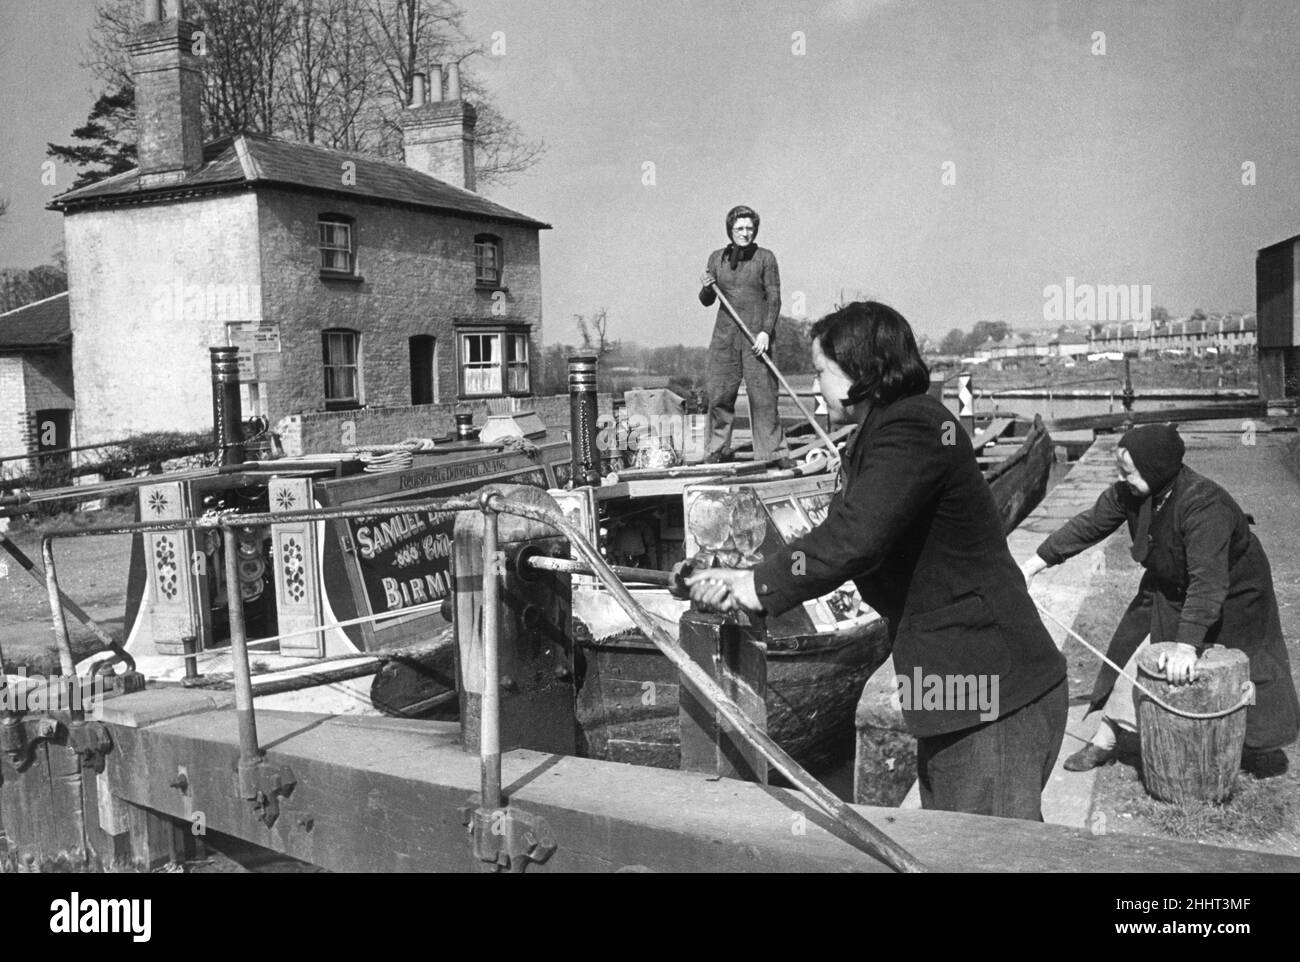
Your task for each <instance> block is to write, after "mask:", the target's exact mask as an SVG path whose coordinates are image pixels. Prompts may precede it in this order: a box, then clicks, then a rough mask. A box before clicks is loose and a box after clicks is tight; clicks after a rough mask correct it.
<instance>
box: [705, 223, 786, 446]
mask: <svg viewBox="0 0 1300 962" xmlns="http://www.w3.org/2000/svg"><path fill="white" fill-rule="evenodd" d="M758 222H759V219H758V212H757V211H755V210H754V209H753V208H751V207H744V206H741V207H733V208H731V210H729V211H728V212H727V239H728V240H729V241H730V243H729V244H727V246H726V247H723V248H720V249H718V250H716V251H714V252H713V253H712V254H710V255H709V262H708V265H707V266H706V267H705V269H704V274H703V275H702V276H701V277H700V303H701V304H703V305H704V306H705V307H712V306H713V303H714V302H715V301H716V300H717V299H718V295H717V294H716V293H715V292H714V290H713V285H714V284H717V286H718V290H720V291H722V294H723V296H724V297H726V299H727V303H729V304H730V305H731V306H732V307H733V308H735V311H736V313H737V314H739V315H740V319H741V320H742V321H744V322H745V326H746V327H748V328H749V331H750V333H751V334H753V335H754V346H753V347H751V346H750V344H749V342H748V341H747V340H746V339H745V335H744V334H742V333H741V332H740V329H739V328H737V327H736V324H735V322H734V321H732V319H731V318H730V317H728V316H727V312H726V308H724V307H722V305H720V304H719V305H718V316H717V318H716V319H715V320H714V322H713V337H712V338H711V339H710V341H709V364H708V369H707V371H706V372H705V379H704V383H705V388H704V389H705V392H706V393H707V394H708V397H709V431H710V434H709V447H708V451H707V454H706V457H707V458H708V460H710V461H719V460H725V459H727V458H729V457H730V456H731V425H732V422H733V421H734V420H735V418H736V396H737V394H739V392H740V382H741V380H742V378H743V380H744V382H745V388H746V391H747V392H748V396H749V422H750V431H751V433H752V436H753V440H754V456H755V457H756V458H757V459H758V460H760V461H766V460H767V459H769V458H775V457H783V456H784V455H785V454H786V453H787V451H788V449H787V448H786V443H785V432H784V431H783V430H782V429H781V418H780V415H779V413H778V411H777V384H776V378H775V377H774V376H773V374H772V372H771V371H770V370H768V368H767V365H766V364H764V363H763V359H762V358H761V357H759V355H760V354H765V353H767V352H769V351H771V350H772V344H773V342H774V341H775V339H776V321H777V317H778V316H779V315H780V313H781V273H780V271H779V270H777V266H776V255H775V254H773V253H772V252H771V251H770V250H768V249H767V248H766V247H759V246H758V244H757V243H756V241H757V239H758Z"/></svg>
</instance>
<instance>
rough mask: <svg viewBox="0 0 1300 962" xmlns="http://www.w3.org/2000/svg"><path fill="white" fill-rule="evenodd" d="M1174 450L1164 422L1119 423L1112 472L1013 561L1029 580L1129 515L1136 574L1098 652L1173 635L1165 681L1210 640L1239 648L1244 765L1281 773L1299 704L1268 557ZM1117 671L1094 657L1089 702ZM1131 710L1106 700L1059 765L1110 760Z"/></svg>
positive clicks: (1186, 668)
mask: <svg viewBox="0 0 1300 962" xmlns="http://www.w3.org/2000/svg"><path fill="white" fill-rule="evenodd" d="M1183 452H1184V445H1183V440H1182V438H1181V437H1179V435H1178V432H1177V430H1175V429H1174V427H1173V426H1172V425H1168V424H1148V425H1143V426H1142V427H1137V428H1134V429H1132V430H1131V431H1129V432H1128V433H1127V434H1125V435H1124V437H1123V438H1121V439H1120V442H1119V446H1118V448H1117V449H1116V459H1117V464H1118V467H1119V471H1120V477H1121V480H1120V481H1118V482H1117V483H1116V484H1114V485H1112V486H1111V487H1109V488H1107V489H1106V491H1105V492H1104V493H1103V494H1102V496H1101V497H1100V498H1099V499H1098V500H1097V503H1096V504H1095V505H1094V506H1093V507H1092V508H1091V509H1090V510H1088V511H1085V512H1083V513H1082V514H1080V515H1078V516H1077V517H1075V518H1074V519H1073V520H1071V521H1069V522H1068V523H1067V524H1066V525H1065V526H1064V527H1062V528H1061V529H1060V530H1059V531H1057V532H1056V533H1054V534H1053V535H1051V536H1050V537H1049V538H1047V540H1045V541H1044V542H1043V543H1042V544H1041V545H1039V547H1038V552H1037V555H1036V556H1035V557H1034V558H1031V559H1030V560H1029V561H1027V562H1026V563H1025V564H1024V565H1023V566H1022V569H1021V570H1022V571H1023V573H1024V574H1025V577H1026V580H1027V581H1028V580H1030V579H1032V578H1033V577H1034V575H1036V574H1037V573H1038V572H1039V571H1042V570H1043V569H1044V568H1046V567H1047V566H1049V565H1056V564H1061V563H1062V562H1063V561H1065V560H1066V559H1067V558H1070V557H1073V556H1074V555H1076V554H1078V553H1079V552H1081V551H1083V550H1084V549H1086V548H1088V547H1089V546H1091V545H1094V544H1097V543H1098V542H1099V541H1102V540H1104V539H1105V538H1107V537H1109V536H1110V535H1111V534H1112V533H1113V532H1114V531H1115V530H1116V529H1117V528H1119V526H1120V525H1121V524H1125V523H1127V524H1128V529H1129V534H1130V535H1131V536H1132V537H1133V548H1132V555H1133V559H1134V560H1135V561H1137V562H1138V563H1139V564H1141V565H1142V567H1143V568H1144V569H1145V571H1144V573H1143V575H1142V581H1141V584H1140V585H1139V587H1138V593H1137V597H1135V598H1134V599H1133V601H1132V603H1131V604H1130V605H1129V606H1128V610H1127V611H1125V612H1124V616H1123V617H1122V618H1121V619H1120V623H1119V626H1118V627H1117V628H1116V630H1115V635H1114V637H1113V638H1112V639H1111V642H1110V647H1109V649H1108V650H1107V652H1106V654H1107V657H1108V658H1110V659H1111V660H1112V661H1114V662H1115V663H1116V664H1120V665H1123V664H1124V663H1125V662H1127V661H1129V659H1130V658H1131V657H1132V655H1133V653H1134V652H1135V651H1136V650H1137V649H1138V647H1139V646H1140V645H1141V644H1142V642H1143V639H1144V638H1145V637H1146V636H1147V635H1148V633H1149V634H1150V637H1151V642H1152V643H1157V642H1166V641H1172V642H1176V643H1177V645H1178V647H1177V648H1176V649H1175V651H1174V653H1173V654H1172V655H1170V656H1169V657H1167V658H1166V659H1164V660H1163V661H1162V664H1161V667H1162V668H1163V669H1164V671H1165V674H1166V677H1167V679H1168V680H1169V681H1170V682H1171V683H1175V684H1179V683H1184V682H1190V681H1191V680H1192V679H1193V678H1194V677H1195V663H1196V659H1197V658H1198V657H1199V656H1200V655H1201V654H1202V653H1203V652H1204V651H1205V649H1206V648H1208V647H1209V646H1211V645H1215V644H1219V645H1225V646H1227V647H1229V648H1236V649H1238V650H1239V651H1242V652H1245V654H1246V655H1247V657H1248V658H1249V659H1250V677H1251V681H1252V682H1254V684H1255V704H1254V705H1253V706H1252V707H1250V708H1248V709H1247V710H1246V754H1245V756H1244V757H1243V766H1244V767H1246V768H1247V769H1248V770H1250V771H1254V772H1255V773H1256V774H1259V775H1269V774H1278V773H1280V772H1281V771H1284V770H1285V755H1284V753H1283V752H1282V751H1281V748H1282V746H1284V745H1288V744H1290V743H1291V742H1293V741H1295V738H1296V735H1297V733H1300V701H1298V700H1297V697H1296V689H1295V683H1294V682H1293V681H1292V678H1291V664H1290V660H1289V659H1288V657H1287V651H1286V644H1285V642H1284V641H1283V638H1282V624H1281V620H1280V619H1279V617H1278V610H1277V599H1276V597H1275V596H1274V594H1273V576H1272V573H1271V571H1270V570H1269V565H1268V558H1267V557H1265V555H1264V548H1263V546H1262V545H1261V544H1260V543H1259V539H1258V538H1257V537H1255V535H1254V533H1252V532H1251V530H1250V524H1249V521H1248V520H1247V518H1246V515H1245V514H1243V513H1242V510H1241V508H1240V507H1238V506H1237V502H1236V501H1234V500H1233V499H1232V496H1231V495H1229V494H1228V492H1227V491H1225V490H1224V489H1223V488H1221V487H1220V486H1219V485H1217V484H1215V483H1214V482H1213V481H1211V480H1209V479H1208V478H1205V477H1203V476H1201V475H1199V474H1197V473H1196V472H1195V471H1193V470H1192V469H1191V468H1189V467H1186V466H1185V465H1184V464H1183ZM1115 680H1116V672H1115V670H1114V669H1113V668H1111V667H1110V666H1108V665H1103V667H1102V669H1101V672H1100V674H1099V675H1098V677H1097V682H1096V684H1095V686H1094V688H1093V693H1092V710H1095V709H1096V708H1098V707H1100V706H1101V705H1103V704H1105V703H1106V701H1107V699H1108V698H1109V696H1110V693H1111V689H1112V687H1113V686H1114V685H1115ZM1117 700H1118V698H1117V699H1113V700H1112V701H1117ZM1133 719H1134V716H1133V714H1132V706H1131V705H1128V704H1121V705H1112V706H1110V707H1108V708H1107V712H1106V716H1105V717H1104V719H1103V723H1102V724H1101V725H1100V726H1099V727H1098V730H1097V736H1096V737H1095V738H1094V739H1093V742H1092V744H1090V745H1088V746H1086V747H1084V748H1083V749H1081V750H1080V751H1079V752H1077V753H1076V754H1075V755H1073V756H1071V758H1070V759H1068V760H1067V762H1066V767H1067V768H1068V769H1070V770H1071V771H1086V770H1087V769H1089V768H1094V767H1096V766H1097V765H1102V764H1105V763H1106V762H1108V761H1110V760H1111V758H1113V756H1114V745H1115V726H1116V724H1120V725H1122V727H1126V728H1128V727H1135V721H1134V720H1133Z"/></svg>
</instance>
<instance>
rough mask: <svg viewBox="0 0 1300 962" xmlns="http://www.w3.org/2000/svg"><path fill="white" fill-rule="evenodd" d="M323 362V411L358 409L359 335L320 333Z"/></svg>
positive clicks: (342, 332)
mask: <svg viewBox="0 0 1300 962" xmlns="http://www.w3.org/2000/svg"><path fill="white" fill-rule="evenodd" d="M321 349H322V353H323V357H324V362H325V410H327V411H334V410H341V409H345V408H356V407H360V406H361V403H362V387H361V335H360V334H359V333H357V332H356V331H349V330H332V331H322V332H321Z"/></svg>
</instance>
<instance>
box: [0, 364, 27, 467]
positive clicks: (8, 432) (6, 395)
mask: <svg viewBox="0 0 1300 962" xmlns="http://www.w3.org/2000/svg"><path fill="white" fill-rule="evenodd" d="M29 421H30V419H29V417H28V415H27V386H26V378H25V376H24V374H23V359H22V358H21V357H0V457H7V456H8V455H11V454H25V453H26V452H27V443H28V441H29V440H30V437H31V425H30V423H29ZM26 467H27V462H25V461H4V462H0V472H2V473H3V474H5V475H15V474H22V473H23V472H24V471H25V470H26Z"/></svg>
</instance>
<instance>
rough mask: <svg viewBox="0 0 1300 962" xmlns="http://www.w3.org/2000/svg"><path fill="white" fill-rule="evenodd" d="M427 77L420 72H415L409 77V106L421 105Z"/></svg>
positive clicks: (422, 104)
mask: <svg viewBox="0 0 1300 962" xmlns="http://www.w3.org/2000/svg"><path fill="white" fill-rule="evenodd" d="M428 80H429V78H428V77H427V76H425V75H424V74H422V73H417V74H415V76H413V77H412V78H411V106H412V107H423V106H424V98H425V87H426V85H427V84H428Z"/></svg>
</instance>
